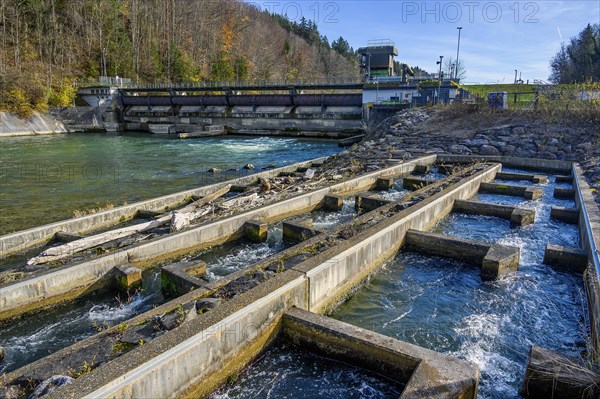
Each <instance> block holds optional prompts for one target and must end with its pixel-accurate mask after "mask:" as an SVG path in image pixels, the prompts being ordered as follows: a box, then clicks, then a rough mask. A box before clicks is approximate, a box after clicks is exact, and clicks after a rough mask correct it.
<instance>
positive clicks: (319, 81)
mask: <svg viewBox="0 0 600 399" xmlns="http://www.w3.org/2000/svg"><path fill="white" fill-rule="evenodd" d="M354 84H361V79H360V78H354V77H346V78H324V79H323V78H315V79H280V80H223V81H209V82H175V83H165V82H158V83H134V82H131V83H129V84H123V85H121V86H119V87H122V88H125V89H127V88H132V89H163V88H164V89H195V88H211V87H281V86H324V85H354Z"/></svg>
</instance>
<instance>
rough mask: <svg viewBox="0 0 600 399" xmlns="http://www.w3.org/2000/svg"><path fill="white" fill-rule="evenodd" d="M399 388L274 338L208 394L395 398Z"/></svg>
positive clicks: (221, 398)
mask: <svg viewBox="0 0 600 399" xmlns="http://www.w3.org/2000/svg"><path fill="white" fill-rule="evenodd" d="M401 388H402V387H400V386H398V385H397V384H395V383H392V382H390V381H389V380H386V379H384V378H383V377H381V376H379V375H377V374H374V373H371V372H368V371H366V370H363V369H360V368H358V367H354V366H351V365H348V364H345V363H341V362H337V361H335V360H331V359H328V358H325V357H322V356H318V355H315V354H313V353H311V352H308V351H306V350H303V349H301V348H299V347H297V346H293V345H290V344H287V343H281V342H278V343H275V344H274V345H273V346H271V347H270V348H269V349H267V350H266V351H265V353H264V354H263V355H262V356H261V357H260V358H259V359H257V360H256V361H255V362H254V363H253V364H252V365H251V366H250V367H248V368H247V369H246V370H244V371H243V372H242V373H241V374H240V376H239V378H238V379H237V381H235V382H234V383H233V384H231V385H228V386H226V387H224V388H222V389H220V390H218V391H216V392H215V393H213V394H212V395H211V396H210V398H211V399H233V398H240V399H241V398H289V399H295V398H328V399H336V398H339V399H349V398H357V399H358V398H361V399H363V398H373V399H375V398H381V399H383V398H394V399H396V398H398V396H400V393H401V392H402V390H401Z"/></svg>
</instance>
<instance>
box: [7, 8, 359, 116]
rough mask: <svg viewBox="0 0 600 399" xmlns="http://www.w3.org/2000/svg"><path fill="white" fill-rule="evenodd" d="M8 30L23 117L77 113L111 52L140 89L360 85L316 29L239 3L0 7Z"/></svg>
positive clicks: (10, 90)
mask: <svg viewBox="0 0 600 399" xmlns="http://www.w3.org/2000/svg"><path fill="white" fill-rule="evenodd" d="M0 21H1V25H2V26H1V27H0V29H1V30H2V38H1V39H0V40H1V41H2V43H1V46H0V47H1V48H0V85H1V89H2V90H1V91H0V109H3V110H9V111H13V112H18V113H19V114H21V115H22V116H28V115H29V114H31V112H32V111H33V110H41V111H44V110H45V108H46V107H47V106H48V105H51V106H63V105H67V104H71V103H72V101H73V97H74V95H75V93H76V85H77V84H81V82H85V81H90V82H91V81H93V80H95V79H96V78H98V76H100V74H101V73H102V71H103V65H102V62H101V60H102V52H103V51H105V54H106V69H107V74H108V75H110V76H121V77H126V78H131V79H133V80H134V81H139V82H169V81H173V82H180V81H203V80H232V79H237V80H253V79H284V78H305V77H311V78H313V77H338V76H358V67H357V63H356V61H355V60H354V59H353V58H352V57H349V56H348V53H346V54H343V53H340V51H338V50H340V49H339V48H333V47H331V46H330V44H329V43H328V42H327V38H325V37H324V36H321V35H320V33H319V31H318V28H317V25H316V23H314V22H313V21H309V20H306V19H301V20H300V21H289V20H287V18H285V17H282V16H279V15H272V14H269V13H268V12H266V11H261V10H260V9H258V8H256V7H254V6H252V5H251V4H249V3H245V2H242V1H238V0H0ZM338 41H339V40H338Z"/></svg>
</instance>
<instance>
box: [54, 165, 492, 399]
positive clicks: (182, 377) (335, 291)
mask: <svg viewBox="0 0 600 399" xmlns="http://www.w3.org/2000/svg"><path fill="white" fill-rule="evenodd" d="M500 168H501V165H500V164H496V165H492V166H490V167H488V168H486V169H484V170H483V171H481V172H479V173H477V174H475V175H473V176H471V177H468V178H466V179H464V180H462V181H461V182H459V183H457V184H455V185H452V186H450V187H449V188H447V189H445V190H443V191H441V192H439V193H437V194H435V195H433V196H432V197H429V198H428V199H425V200H423V201H422V202H420V203H419V204H417V205H415V206H414V207H411V208H408V209H406V210H404V211H401V212H400V213H399V214H397V215H396V216H394V217H392V218H390V219H388V220H386V221H385V222H383V223H384V226H380V225H376V226H373V227H372V228H370V229H368V230H367V231H365V232H364V234H360V235H358V236H357V237H356V238H355V239H353V240H352V244H353V245H352V246H351V247H350V248H348V249H345V250H342V252H341V253H339V254H338V255H337V256H335V257H333V258H332V259H330V260H327V261H325V262H322V261H321V262H310V260H309V261H308V262H306V263H304V264H300V265H298V266H297V267H295V268H293V269H292V270H287V271H285V272H283V273H281V274H280V275H278V276H276V277H275V278H273V279H272V280H268V281H267V282H266V283H265V284H262V285H260V286H258V287H256V288H255V289H253V290H251V291H248V292H247V293H245V294H242V295H240V296H238V297H234V299H233V300H232V301H230V302H228V303H225V304H224V306H223V307H218V308H216V309H215V310H216V311H214V313H213V311H211V312H208V313H207V314H206V315H207V316H206V318H202V317H201V318H199V319H197V320H193V321H192V322H191V324H190V325H189V326H188V327H186V328H185V329H180V330H178V331H174V332H173V333H174V334H170V333H167V334H165V335H163V336H161V337H159V338H158V339H156V340H154V341H151V342H150V343H148V344H146V345H144V347H142V348H138V349H136V350H133V351H132V352H130V353H127V354H125V355H124V356H122V357H121V358H119V359H117V360H115V361H114V362H110V363H108V364H106V365H104V366H101V367H99V368H98V369H96V370H94V371H92V372H91V373H90V374H89V375H85V376H83V377H81V378H80V379H78V380H77V381H76V382H75V383H74V384H72V385H68V386H65V387H64V389H61V390H58V391H55V392H53V393H52V394H50V395H49V396H48V398H49V399H53V398H59V397H60V398H64V397H85V398H100V397H102V398H127V397H202V396H204V395H206V394H207V393H209V392H210V391H211V389H213V388H214V387H216V386H217V385H218V384H220V383H223V382H224V378H226V376H227V375H230V374H231V373H232V372H235V370H237V369H239V368H241V367H242V364H241V363H244V362H245V361H248V360H249V359H251V358H252V357H253V356H255V355H256V354H258V353H259V352H260V350H261V348H263V347H264V345H266V344H267V343H268V342H270V340H271V339H272V338H273V337H274V336H276V335H277V330H278V329H279V328H280V322H281V316H282V315H283V313H284V312H285V311H286V310H287V309H289V308H290V307H292V306H296V307H298V308H301V309H306V310H310V311H313V312H320V313H322V312H325V311H326V310H328V309H329V308H331V307H332V306H333V305H334V304H336V303H337V302H338V301H339V298H341V297H343V296H344V295H345V294H346V292H348V291H349V290H351V289H352V288H353V287H355V286H358V285H360V283H361V282H362V281H363V280H364V278H365V277H366V276H367V275H369V274H370V273H372V272H373V271H374V270H375V269H376V268H377V267H378V266H379V265H381V264H382V263H383V262H384V261H385V260H387V259H389V258H390V257H392V256H393V255H394V254H395V253H396V252H397V251H398V249H399V248H400V247H401V245H402V243H403V241H404V235H405V234H406V231H408V230H409V229H411V228H415V229H426V228H428V227H430V226H431V225H432V224H433V223H435V222H436V221H438V220H439V219H440V218H443V217H444V216H445V215H447V214H448V213H449V212H450V211H451V210H452V206H453V202H454V201H455V200H457V199H467V198H469V197H470V196H472V195H473V194H474V193H476V192H477V190H478V189H479V185H480V183H481V182H483V181H489V180H492V179H493V178H494V177H495V175H496V173H497V172H498V171H499V170H500ZM375 230H377V232H375ZM236 304H237V305H236ZM236 306H239V307H236ZM211 313H212V314H211ZM152 355H153V356H152ZM199 385H200V387H199ZM475 386H476V383H475ZM468 392H470V394H467V393H465V394H464V395H462V396H461V395H454V396H447V397H464V398H472V397H474V394H475V393H474V388H473V386H472V384H471V387H470V388H468ZM441 397H446V396H441Z"/></svg>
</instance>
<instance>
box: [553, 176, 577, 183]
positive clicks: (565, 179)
mask: <svg viewBox="0 0 600 399" xmlns="http://www.w3.org/2000/svg"><path fill="white" fill-rule="evenodd" d="M556 182H557V183H571V184H572V183H573V176H571V175H569V176H562V175H557V176H556Z"/></svg>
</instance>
